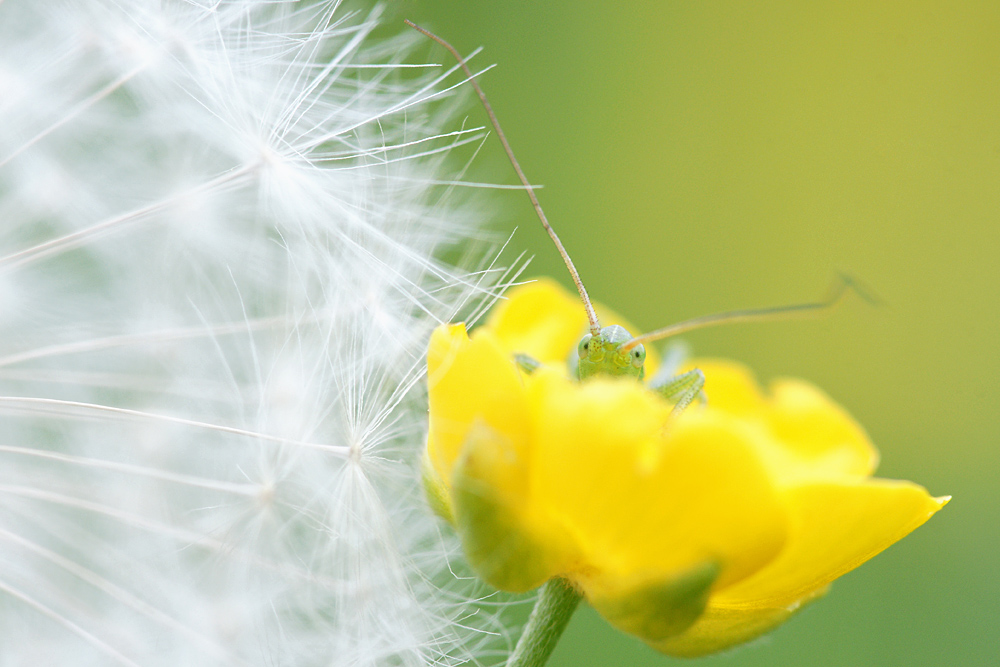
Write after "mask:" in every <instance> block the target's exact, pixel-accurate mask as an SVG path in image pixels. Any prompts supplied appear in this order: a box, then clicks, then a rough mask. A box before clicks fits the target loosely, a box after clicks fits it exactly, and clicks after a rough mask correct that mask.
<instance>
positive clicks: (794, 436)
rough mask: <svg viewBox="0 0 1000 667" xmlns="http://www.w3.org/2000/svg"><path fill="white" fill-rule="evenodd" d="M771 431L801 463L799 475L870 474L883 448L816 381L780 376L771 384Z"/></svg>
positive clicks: (799, 463)
mask: <svg viewBox="0 0 1000 667" xmlns="http://www.w3.org/2000/svg"><path fill="white" fill-rule="evenodd" d="M771 395H772V398H771V401H770V410H769V411H768V418H769V422H770V428H771V433H772V434H773V435H774V436H775V437H776V438H777V439H778V440H779V441H780V442H781V444H783V445H784V448H785V450H786V451H787V452H788V453H789V454H790V455H791V456H792V457H794V462H795V463H796V464H798V465H799V466H800V469H799V470H798V474H800V475H807V476H820V477H829V476H831V475H836V474H846V475H858V476H867V475H870V474H871V473H872V472H874V470H875V467H876V466H877V465H878V452H877V451H876V449H875V447H873V446H872V444H871V442H870V441H869V440H868V435H867V434H866V433H865V431H864V429H863V428H861V426H860V425H859V424H858V423H857V422H855V421H854V420H853V419H852V418H851V416H850V415H848V414H847V412H846V411H844V409H843V408H841V407H840V406H839V405H837V404H836V403H834V402H833V401H831V400H830V399H829V397H827V395H826V394H824V393H823V392H822V391H820V390H819V389H817V388H816V387H815V386H813V385H811V384H809V383H808V382H804V381H802V380H787V379H786V380H778V381H776V382H774V383H773V384H772V386H771Z"/></svg>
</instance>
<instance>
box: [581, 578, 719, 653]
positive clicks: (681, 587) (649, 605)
mask: <svg viewBox="0 0 1000 667" xmlns="http://www.w3.org/2000/svg"><path fill="white" fill-rule="evenodd" d="M720 570H721V568H720V567H719V564H718V563H717V562H715V561H705V562H704V563H700V564H698V565H696V566H694V567H693V568H691V569H689V570H687V571H685V572H682V573H680V574H678V575H676V576H674V577H670V578H669V579H660V580H656V581H651V582H648V583H645V584H641V585H638V586H634V587H630V588H627V589H626V590H625V591H623V592H620V593H616V594H614V595H607V596H592V597H591V598H590V603H591V604H592V605H593V606H594V609H596V610H597V611H598V612H599V613H600V614H601V615H602V616H604V618H606V619H607V620H608V622H609V623H611V624H612V625H614V626H615V627H616V628H618V629H619V630H622V631H623V632H627V633H629V634H631V635H635V636H637V637H639V638H640V639H642V640H644V641H646V642H650V643H654V642H657V641H660V640H663V639H667V638H669V637H674V636H676V635H678V634H680V633H682V632H684V631H685V630H687V629H688V628H689V627H691V626H692V625H693V624H694V623H695V621H697V620H698V618H699V617H700V616H701V615H702V613H703V612H704V611H705V606H706V605H707V604H708V596H709V592H710V591H711V588H712V584H713V583H714V582H715V580H716V579H717V578H718V576H719V572H720Z"/></svg>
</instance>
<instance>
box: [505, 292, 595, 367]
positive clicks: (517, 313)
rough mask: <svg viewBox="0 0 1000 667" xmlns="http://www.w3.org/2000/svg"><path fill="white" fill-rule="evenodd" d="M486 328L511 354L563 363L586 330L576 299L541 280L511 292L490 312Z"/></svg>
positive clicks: (582, 311)
mask: <svg viewBox="0 0 1000 667" xmlns="http://www.w3.org/2000/svg"><path fill="white" fill-rule="evenodd" d="M486 326H487V327H488V328H489V329H492V330H493V332H494V333H495V334H496V336H497V339H498V340H499V341H500V344H501V345H503V346H504V348H505V349H507V350H508V351H510V352H511V353H514V354H516V353H521V354H527V355H529V356H531V357H534V358H535V359H537V360H538V361H541V362H542V363H547V364H564V363H566V359H567V358H568V356H569V354H570V353H571V352H574V351H575V350H576V345H577V343H578V342H579V340H580V337H581V336H582V335H583V333H584V332H585V331H586V327H587V314H586V312H585V311H584V309H583V304H582V303H581V302H580V299H579V297H577V296H575V295H572V294H570V293H569V292H567V291H566V290H564V289H563V288H562V287H560V286H559V284H558V283H556V282H555V281H554V280H550V279H548V278H541V279H539V280H536V281H534V282H531V283H527V284H525V285H518V286H517V287H514V288H512V289H510V290H509V291H508V292H507V294H506V298H505V299H504V300H503V301H500V302H499V303H497V305H496V306H494V307H493V310H492V311H490V316H489V319H488V320H487V321H486Z"/></svg>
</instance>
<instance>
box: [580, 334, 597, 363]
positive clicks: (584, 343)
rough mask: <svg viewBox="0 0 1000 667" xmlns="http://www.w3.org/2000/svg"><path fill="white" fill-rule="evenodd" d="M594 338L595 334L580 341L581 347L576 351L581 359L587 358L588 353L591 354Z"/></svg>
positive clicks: (588, 335)
mask: <svg viewBox="0 0 1000 667" xmlns="http://www.w3.org/2000/svg"><path fill="white" fill-rule="evenodd" d="M593 337H594V336H593V334H587V335H586V336H584V337H583V338H581V339H580V345H578V346H577V348H576V351H577V354H579V355H580V358H581V359H582V358H583V357H586V356H587V353H588V352H590V339H591V338H593Z"/></svg>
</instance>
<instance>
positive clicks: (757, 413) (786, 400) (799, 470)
mask: <svg viewBox="0 0 1000 667" xmlns="http://www.w3.org/2000/svg"><path fill="white" fill-rule="evenodd" d="M688 367H690V368H695V367H697V368H700V369H701V370H702V372H704V373H705V394H706V396H707V397H708V404H709V405H710V406H711V408H712V409H713V410H722V411H724V412H728V413H731V414H733V415H734V416H738V417H740V418H742V419H745V420H746V421H747V423H748V424H750V425H753V424H756V425H757V427H758V429H759V432H760V437H759V438H758V439H757V444H758V446H759V449H760V453H761V456H763V457H764V459H765V461H766V462H767V464H768V467H769V468H770V469H771V471H772V474H773V475H774V477H775V480H776V481H777V482H778V483H779V484H780V485H792V484H798V483H800V482H801V481H802V480H803V479H817V478H830V477H839V476H842V475H856V476H866V475H870V474H871V473H872V471H874V469H875V467H876V466H877V465H878V451H877V450H876V449H875V447H874V446H872V444H871V441H870V440H869V439H868V435H867V434H866V433H865V430H864V429H863V428H862V427H861V426H860V425H859V424H858V423H857V422H855V421H854V420H853V419H852V418H851V416H850V415H848V414H847V412H846V411H845V410H844V409H843V408H841V407H840V406H839V405H837V404H836V403H834V402H833V401H832V400H831V399H830V398H829V397H828V396H827V395H826V394H824V393H823V392H822V391H820V390H819V389H817V388H816V387H815V386H814V385H812V384H809V383H808V382H804V381H802V380H789V379H785V380H778V381H776V382H774V383H773V384H772V385H771V391H770V395H768V396H764V395H762V394H761V392H760V390H759V389H758V386H757V381H756V380H755V379H754V376H753V374H752V373H751V372H750V371H749V370H748V369H747V368H745V367H744V366H742V365H740V364H736V363H733V362H730V361H721V360H700V359H699V360H696V361H695V362H692V363H691V364H689V365H688Z"/></svg>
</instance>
